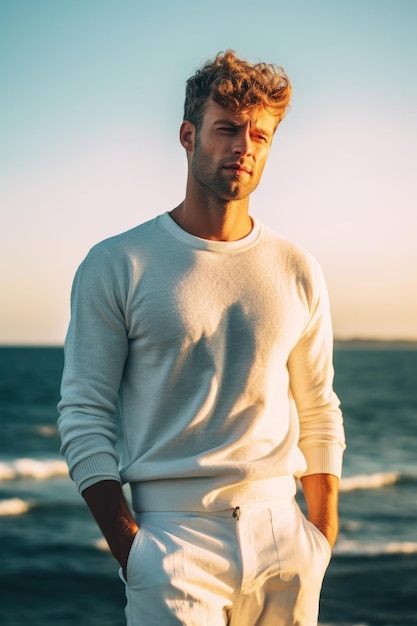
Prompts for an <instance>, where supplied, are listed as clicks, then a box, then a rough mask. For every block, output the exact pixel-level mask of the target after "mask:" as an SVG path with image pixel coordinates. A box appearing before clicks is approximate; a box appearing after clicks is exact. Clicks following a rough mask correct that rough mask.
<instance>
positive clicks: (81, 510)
mask: <svg viewBox="0 0 417 626" xmlns="http://www.w3.org/2000/svg"><path fill="white" fill-rule="evenodd" d="M62 364H63V350H62V348H38V347H36V348H26V347H20V348H13V347H3V348H0V417H1V425H2V437H1V439H0V546H1V567H0V600H1V601H0V624H1V625H2V626H44V625H48V624H54V625H55V626H70V625H72V624H76V625H77V626H124V624H125V622H124V612H123V610H124V589H123V585H122V583H121V582H120V580H119V578H118V576H117V570H118V568H117V564H116V563H115V562H114V561H113V558H112V557H111V555H110V553H109V552H108V551H107V550H106V549H105V546H104V545H103V541H102V540H101V537H100V533H99V531H98V529H97V527H96V525H95V523H94V521H93V519H92V517H91V516H90V513H89V511H88V510H87V508H86V506H85V504H84V502H83V500H82V499H81V498H80V496H79V495H78V493H77V492H76V489H75V487H74V485H73V484H72V482H71V481H70V480H69V479H68V476H67V470H66V466H65V463H64V462H63V460H62V458H61V457H60V455H59V439H58V435H57V430H56V418H57V414H56V404H57V402H58V398H59V382H60V376H61V370H62ZM335 369H336V380H335V388H336V391H337V393H338V395H339V396H340V398H341V400H342V407H343V412H344V417H345V426H346V435H347V440H348V448H347V451H346V454H345V463H344V474H343V479H342V482H341V495H340V517H341V530H340V535H339V539H338V542H337V545H336V548H335V551H334V556H333V559H332V562H331V564H330V566H329V569H328V571H327V574H326V578H325V581H324V586H323V592H322V599H321V609H320V625H321V626H416V625H417V346H416V345H410V346H399V347H398V346H397V347H395V346H389V348H388V347H387V346H386V345H384V344H376V345H371V346H366V345H365V346H364V345H362V344H355V343H349V342H348V343H346V344H340V345H339V344H338V345H337V347H336V351H335ZM161 626H163V625H161Z"/></svg>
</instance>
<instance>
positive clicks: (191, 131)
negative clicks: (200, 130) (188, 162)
mask: <svg viewBox="0 0 417 626" xmlns="http://www.w3.org/2000/svg"><path fill="white" fill-rule="evenodd" d="M195 132H196V131H195V126H194V124H193V123H192V122H190V121H189V120H184V121H183V123H182V124H181V128H180V142H181V145H182V147H183V148H185V149H186V150H187V152H192V151H193V150H194V141H195Z"/></svg>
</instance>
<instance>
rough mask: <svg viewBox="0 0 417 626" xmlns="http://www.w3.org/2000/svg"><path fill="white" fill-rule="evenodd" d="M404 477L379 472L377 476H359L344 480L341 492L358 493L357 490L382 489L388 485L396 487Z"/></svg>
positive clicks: (396, 473) (393, 473) (398, 474)
mask: <svg viewBox="0 0 417 626" xmlns="http://www.w3.org/2000/svg"><path fill="white" fill-rule="evenodd" d="M403 478H404V477H403V476H402V474H401V473H400V472H386V473H384V472H379V473H376V474H358V475H357V476H350V477H349V478H342V480H341V481H340V491H356V490H357V489H380V488H381V487H386V486H387V485H394V484H395V483H398V482H400V481H401V480H402V479H403Z"/></svg>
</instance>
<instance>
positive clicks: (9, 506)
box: [0, 498, 31, 517]
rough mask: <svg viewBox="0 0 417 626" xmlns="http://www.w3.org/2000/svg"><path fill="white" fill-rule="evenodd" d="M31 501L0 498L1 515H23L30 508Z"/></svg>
mask: <svg viewBox="0 0 417 626" xmlns="http://www.w3.org/2000/svg"><path fill="white" fill-rule="evenodd" d="M30 508H31V507H30V504H29V502H25V500H21V499H20V498H10V499H9V500H0V517H6V516H11V515H23V514H24V513H27V512H28V511H29V509H30Z"/></svg>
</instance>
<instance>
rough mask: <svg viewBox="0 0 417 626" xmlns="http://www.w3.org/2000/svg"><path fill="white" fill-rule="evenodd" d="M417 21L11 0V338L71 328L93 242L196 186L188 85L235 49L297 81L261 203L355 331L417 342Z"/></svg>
mask: <svg viewBox="0 0 417 626" xmlns="http://www.w3.org/2000/svg"><path fill="white" fill-rule="evenodd" d="M255 4H256V6H255ZM416 33H417V2H415V1H414V0H391V1H388V0H351V1H350V2H347V1H346V0H343V1H341V0H321V1H320V0H316V1H315V2H310V1H308V0H304V1H301V0H293V1H292V2H288V1H286V2H281V1H280V0H258V2H257V3H254V2H253V1H250V2H249V1H248V0H243V1H241V2H239V3H225V2H224V1H223V0H222V1H220V0H212V1H211V2H210V3H202V2H199V1H198V0H194V1H191V0H179V1H175V2H174V1H172V0H171V1H169V0H154V1H152V2H151V1H148V2H146V1H144V0H0V81H1V85H2V97H1V103H0V108H1V115H0V136H1V142H0V145H1V148H0V184H1V191H0V203H1V206H0V211H1V213H0V215H1V224H2V225H1V228H0V263H1V272H0V293H1V299H2V302H1V307H0V343H12V344H13V343H41V344H47V343H62V342H63V340H64V335H65V331H66V326H67V324H68V318H69V292H70V287H71V282H72V278H73V274H74V272H75V270H76V267H77V266H78V264H79V262H80V261H81V260H82V258H83V257H84V256H85V254H86V253H87V251H88V249H89V248H90V247H91V246H92V245H93V244H94V243H96V242H97V241H99V240H100V239H103V238H104V237H107V236H110V235H112V234H115V233H117V232H120V231H122V230H125V229H127V228H130V227H132V226H135V225H136V224H137V223H140V222H142V221H144V220H146V219H148V218H150V217H152V216H154V215H156V214H158V213H162V212H164V211H166V210H169V209H171V208H172V207H173V206H175V204H177V203H178V202H180V201H181V200H182V198H183V194H184V188H185V173H186V168H185V156H184V154H183V150H182V148H181V147H180V145H179V142H178V139H177V136H178V128H179V125H180V122H181V116H182V106H183V93H184V84H185V81H186V79H187V77H188V76H190V75H191V74H192V73H193V72H194V70H195V69H196V68H197V67H198V66H199V65H200V64H201V63H202V62H203V61H205V60H206V59H208V58H212V57H213V56H214V55H215V54H216V53H217V52H218V51H220V50H225V49H227V48H233V49H235V50H236V51H237V52H238V53H239V54H240V55H242V56H244V57H246V58H248V59H249V60H257V59H260V60H263V61H267V62H273V63H277V64H279V65H282V66H283V67H284V68H285V70H286V72H287V73H288V74H289V76H290V78H291V81H292V83H293V89H294V98H293V104H292V108H291V112H290V113H289V115H288V116H287V118H286V119H285V120H284V122H283V123H282V125H281V126H280V128H279V129H278V132H277V134H276V137H275V140H274V145H273V148H272V152H271V155H270V159H269V163H268V165H267V168H266V171H265V174H264V178H263V181H262V183H261V186H260V188H259V190H258V191H257V192H256V193H255V194H254V196H253V199H252V202H251V211H252V213H253V214H254V215H256V216H257V217H258V218H259V219H261V220H262V221H264V222H266V223H267V224H268V225H270V226H272V227H273V228H274V229H275V230H277V231H279V232H281V233H282V234H283V235H284V236H286V237H289V238H291V239H293V240H295V241H297V242H298V243H300V244H301V245H303V246H305V247H307V248H309V249H310V250H311V251H312V252H313V253H314V254H315V256H316V257H317V258H318V259H319V261H320V262H321V264H322V266H323V269H324V272H325V274H326V277H327V282H328V286H329V292H330V296H331V301H332V309H333V318H334V327H335V334H336V335H337V336H339V337H352V336H362V337H369V336H370V337H382V338H393V337H404V338H414V339H416V338H417V244H416V239H417V172H416V170H417V70H416V68H417V36H416Z"/></svg>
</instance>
